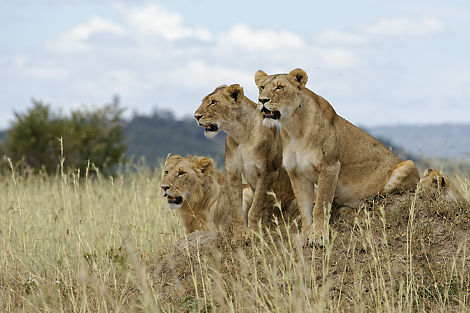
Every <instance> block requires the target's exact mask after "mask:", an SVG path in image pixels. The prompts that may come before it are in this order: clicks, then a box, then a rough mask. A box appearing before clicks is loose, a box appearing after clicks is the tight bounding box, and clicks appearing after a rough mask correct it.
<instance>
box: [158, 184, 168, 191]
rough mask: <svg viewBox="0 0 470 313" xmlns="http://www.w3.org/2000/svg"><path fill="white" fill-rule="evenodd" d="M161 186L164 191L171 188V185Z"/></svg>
mask: <svg viewBox="0 0 470 313" xmlns="http://www.w3.org/2000/svg"><path fill="white" fill-rule="evenodd" d="M160 187H162V190H163V191H167V190H168V189H170V186H167V185H161V186H160Z"/></svg>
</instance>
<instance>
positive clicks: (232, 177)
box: [226, 171, 246, 228]
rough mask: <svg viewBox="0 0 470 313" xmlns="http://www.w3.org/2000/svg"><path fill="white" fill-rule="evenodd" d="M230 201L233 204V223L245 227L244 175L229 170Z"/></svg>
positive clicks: (238, 226) (237, 226)
mask: <svg viewBox="0 0 470 313" xmlns="http://www.w3.org/2000/svg"><path fill="white" fill-rule="evenodd" d="M226 176H227V178H226V179H227V185H228V189H229V190H228V194H229V201H230V204H231V206H232V208H233V209H232V219H233V225H234V226H235V227H236V228H244V227H245V226H246V220H245V218H244V217H243V212H242V211H243V185H242V177H241V175H240V174H239V173H238V172H232V171H229V172H227V174H226Z"/></svg>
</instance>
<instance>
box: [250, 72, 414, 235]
mask: <svg viewBox="0 0 470 313" xmlns="http://www.w3.org/2000/svg"><path fill="white" fill-rule="evenodd" d="M255 82H256V85H257V86H258V88H259V99H258V100H259V105H258V109H259V110H260V111H261V112H262V113H263V115H264V124H265V125H267V126H269V127H272V125H273V124H275V123H278V125H279V126H280V131H281V139H282V146H283V148H284V151H283V164H284V167H285V168H286V169H287V172H288V173H289V177H290V180H291V183H292V187H293V189H294V193H295V197H296V199H297V205H298V206H299V208H300V211H301V214H302V228H303V232H304V234H305V235H306V236H307V238H308V239H309V240H308V241H309V242H310V243H312V242H317V243H318V242H319V243H322V242H323V240H324V239H326V238H327V237H326V235H327V234H326V228H325V222H327V221H326V220H325V216H324V208H325V206H326V205H328V204H330V203H331V202H332V201H333V200H334V201H335V202H336V204H337V205H339V206H345V207H350V208H356V207H358V206H359V204H360V203H361V202H362V200H363V199H365V198H367V197H370V196H374V195H376V194H378V193H383V192H390V191H393V190H395V189H399V188H403V189H408V188H416V185H417V183H418V182H419V172H418V170H417V168H416V166H415V164H414V163H413V162H412V161H410V160H408V161H404V162H402V161H401V160H400V159H399V158H398V157H397V156H395V155H394V154H393V153H392V152H391V151H389V150H388V149H387V148H386V147H385V146H384V145H383V144H382V143H380V142H379V141H378V140H377V139H375V138H374V137H372V136H370V135H369V134H367V133H366V132H364V131H363V130H361V129H360V128H358V127H356V126H354V125H353V124H351V123H349V122H348V121H346V120H345V119H343V118H342V117H341V116H339V115H337V114H336V112H335V110H334V109H333V107H332V106H331V105H330V104H329V103H328V101H326V100H325V99H323V98H322V97H320V96H319V95H317V94H315V93H313V92H312V91H311V90H309V89H307V88H306V87H305V84H306V83H307V74H306V73H305V71H303V70H302V69H296V70H293V71H291V72H290V73H289V74H276V75H266V73H264V72H263V71H258V72H257V73H256V74H255ZM314 184H317V186H318V189H317V193H316V198H315V199H314ZM313 203H315V205H314V206H313ZM312 207H313V212H312Z"/></svg>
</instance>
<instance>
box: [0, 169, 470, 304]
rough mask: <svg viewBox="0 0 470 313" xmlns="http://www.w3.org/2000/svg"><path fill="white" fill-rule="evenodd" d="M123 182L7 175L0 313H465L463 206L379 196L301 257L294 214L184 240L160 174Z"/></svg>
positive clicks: (0, 238) (467, 222) (340, 217)
mask: <svg viewBox="0 0 470 313" xmlns="http://www.w3.org/2000/svg"><path fill="white" fill-rule="evenodd" d="M123 173H126V174H121V175H117V176H115V177H113V178H110V177H104V176H103V175H101V174H99V173H96V172H93V174H91V173H90V174H89V175H85V176H83V175H81V176H80V175H79V174H78V173H76V172H75V173H74V172H70V173H59V174H58V175H55V176H46V175H40V174H34V175H27V174H26V175H19V174H18V173H17V171H16V170H11V171H10V172H9V173H8V172H7V173H6V174H4V175H3V176H0V312H323V311H325V312H470V309H469V308H470V256H469V255H470V210H469V207H468V205H466V204H464V203H446V202H442V201H440V200H439V199H435V197H434V196H433V195H425V194H422V193H420V192H416V193H415V192H406V193H401V194H395V195H392V196H389V197H387V198H383V197H376V198H374V199H369V200H368V201H367V202H366V203H365V204H364V206H363V207H362V208H361V210H359V212H357V213H355V214H353V213H348V214H343V213H341V214H338V213H337V212H336V211H335V210H334V209H333V210H332V218H331V223H330V231H331V240H330V241H329V242H328V243H327V245H326V246H325V247H321V248H320V247H305V246H303V242H302V241H301V240H300V239H299V235H298V230H297V226H296V224H295V222H292V221H290V220H289V221H288V220H287V218H286V219H284V220H283V219H278V220H277V224H278V226H273V227H272V228H271V229H270V230H269V231H265V232H261V231H260V232H259V233H258V234H253V235H252V236H251V237H249V238H241V239H236V240H235V239H231V240H226V238H221V237H219V236H217V235H216V234H212V233H205V232H198V233H193V234H190V235H188V236H185V235H184V232H183V231H182V227H181V225H180V224H179V221H178V217H177V213H176V212H171V211H169V210H168V209H167V208H166V207H165V206H164V205H163V201H164V199H162V196H161V193H160V188H159V181H160V177H161V174H160V170H159V169H151V168H148V167H146V166H143V165H141V166H137V167H135V168H132V169H131V170H129V169H128V170H125V171H123ZM468 177H469V176H468V172H466V173H464V174H462V175H460V176H459V179H458V185H459V186H460V187H461V189H462V191H463V195H464V197H465V198H466V199H467V200H469V199H470V181H469V180H468V179H466V178H468Z"/></svg>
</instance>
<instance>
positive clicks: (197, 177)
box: [161, 155, 253, 233]
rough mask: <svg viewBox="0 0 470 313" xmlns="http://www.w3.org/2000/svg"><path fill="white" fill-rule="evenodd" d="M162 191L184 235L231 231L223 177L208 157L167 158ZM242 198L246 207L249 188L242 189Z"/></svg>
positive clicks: (250, 198) (230, 219)
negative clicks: (179, 220)
mask: <svg viewBox="0 0 470 313" xmlns="http://www.w3.org/2000/svg"><path fill="white" fill-rule="evenodd" d="M161 188H162V191H163V196H164V197H165V198H166V199H167V203H168V207H169V208H170V209H173V210H179V212H180V216H181V219H182V220H183V225H184V228H185V230H186V233H192V232H194V231H195V230H205V231H217V232H227V231H230V230H231V227H232V224H233V222H232V212H231V210H230V209H229V208H230V201H229V197H228V193H227V191H226V187H225V180H224V175H223V174H222V173H221V172H219V171H218V170H216V169H215V168H214V162H213V160H212V159H211V158H209V157H200V156H186V157H182V156H180V155H172V156H170V157H169V158H168V159H167V160H166V162H165V165H164V168H163V178H162V182H161ZM243 195H244V199H243V200H244V205H243V207H244V208H246V207H249V206H250V205H251V201H252V198H253V194H252V193H251V189H249V188H248V187H247V186H245V188H244V189H243Z"/></svg>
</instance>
